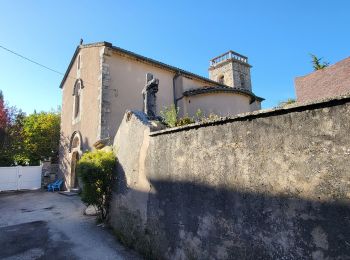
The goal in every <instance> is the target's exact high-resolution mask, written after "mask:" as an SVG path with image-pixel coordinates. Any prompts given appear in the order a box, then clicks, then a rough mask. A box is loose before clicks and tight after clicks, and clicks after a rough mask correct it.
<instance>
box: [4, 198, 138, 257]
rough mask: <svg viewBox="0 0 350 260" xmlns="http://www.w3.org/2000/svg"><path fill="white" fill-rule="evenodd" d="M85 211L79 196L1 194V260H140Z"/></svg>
mask: <svg viewBox="0 0 350 260" xmlns="http://www.w3.org/2000/svg"><path fill="white" fill-rule="evenodd" d="M84 209H85V206H84V205H83V204H82V203H81V201H80V197H79V196H64V195H61V194H58V193H52V192H51V193H50V192H44V191H35V192H14V193H0V245H1V246H0V247H1V249H0V259H21V260H22V259H94V260H95V259H98V260H102V259H140V257H139V256H138V255H137V254H136V253H134V252H133V251H131V250H129V249H126V248H125V247H124V246H122V245H121V244H120V243H119V242H118V241H117V240H116V239H115V237H114V236H113V235H112V234H111V232H110V230H108V229H107V228H104V227H100V226H97V225H96V223H95V217H92V216H85V215H84V214H83V212H84Z"/></svg>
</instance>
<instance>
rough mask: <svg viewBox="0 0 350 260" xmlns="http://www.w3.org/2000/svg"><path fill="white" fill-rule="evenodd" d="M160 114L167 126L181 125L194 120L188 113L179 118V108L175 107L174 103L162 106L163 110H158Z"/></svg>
mask: <svg viewBox="0 0 350 260" xmlns="http://www.w3.org/2000/svg"><path fill="white" fill-rule="evenodd" d="M160 116H161V117H162V119H163V122H164V123H165V124H166V125H167V126H168V127H176V126H183V125H188V124H192V123H194V122H195V121H194V119H193V118H191V117H189V116H188V115H185V116H184V117H182V118H179V108H175V106H174V105H171V106H170V107H164V110H162V111H160Z"/></svg>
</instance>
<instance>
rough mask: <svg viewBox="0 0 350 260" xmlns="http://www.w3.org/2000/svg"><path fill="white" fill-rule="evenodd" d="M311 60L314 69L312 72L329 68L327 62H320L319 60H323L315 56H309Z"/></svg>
mask: <svg viewBox="0 0 350 260" xmlns="http://www.w3.org/2000/svg"><path fill="white" fill-rule="evenodd" d="M310 56H311V58H312V61H311V63H312V67H313V68H314V70H315V71H316V70H321V69H324V68H326V67H328V66H329V62H321V60H322V59H323V58H318V57H317V56H316V55H314V54H310Z"/></svg>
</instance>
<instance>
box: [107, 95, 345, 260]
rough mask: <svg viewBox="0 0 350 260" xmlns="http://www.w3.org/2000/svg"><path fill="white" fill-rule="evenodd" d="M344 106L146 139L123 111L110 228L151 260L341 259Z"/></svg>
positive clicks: (151, 134)
mask: <svg viewBox="0 0 350 260" xmlns="http://www.w3.org/2000/svg"><path fill="white" fill-rule="evenodd" d="M349 119H350V97H341V98H337V99H333V100H328V101H325V102H320V103H312V104H307V105H303V106H292V107H289V108H288V109H278V110H269V111H263V112H253V113H249V114H246V115H241V116H236V117H233V118H226V119H223V120H219V121H215V122H208V123H204V124H194V125H189V126H185V127H181V128H174V129H165V130H161V131H154V130H155V129H154V126H153V125H152V123H151V122H148V121H147V119H146V118H145V116H144V115H143V114H142V113H139V112H137V113H135V112H128V113H126V115H125V117H124V120H123V122H122V124H121V126H120V128H119V130H118V133H117V135H116V138H115V142H114V149H115V151H116V155H117V157H118V160H119V162H118V181H117V183H116V185H115V191H114V195H113V201H112V206H111V219H110V223H111V225H112V227H113V229H114V231H115V233H116V235H117V236H118V237H119V239H120V240H122V241H123V242H124V243H126V244H128V245H129V246H131V247H133V248H135V249H136V250H138V251H140V252H141V253H142V254H144V255H145V256H146V257H149V258H153V259H347V258H350V246H349V245H350V217H349V216H350V203H349V202H350V135H349V133H350V120H349Z"/></svg>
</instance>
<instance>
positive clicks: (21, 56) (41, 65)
mask: <svg viewBox="0 0 350 260" xmlns="http://www.w3.org/2000/svg"><path fill="white" fill-rule="evenodd" d="M0 48H1V49H4V50H5V51H8V52H10V53H12V54H14V55H16V56H18V57H20V58H22V59H25V60H27V61H29V62H31V63H34V64H36V65H38V66H40V67H43V68H45V69H47V70H51V71H52V72H55V73H57V74H60V75H64V74H63V73H62V72H59V71H57V70H54V69H51V68H49V67H47V66H45V65H43V64H41V63H39V62H36V61H34V60H32V59H29V58H27V57H25V56H23V55H21V54H19V53H17V52H15V51H12V50H10V49H8V48H6V47H4V46H1V45H0Z"/></svg>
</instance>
